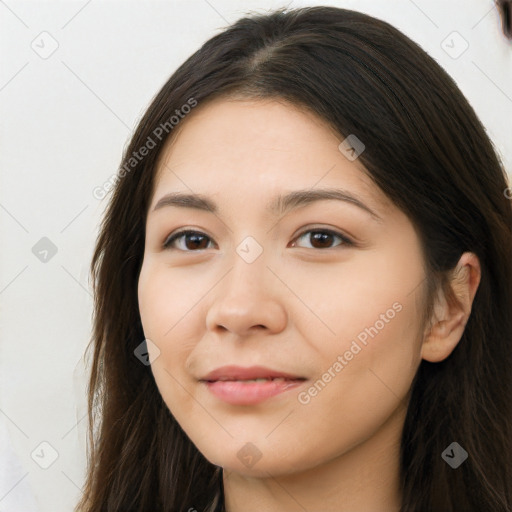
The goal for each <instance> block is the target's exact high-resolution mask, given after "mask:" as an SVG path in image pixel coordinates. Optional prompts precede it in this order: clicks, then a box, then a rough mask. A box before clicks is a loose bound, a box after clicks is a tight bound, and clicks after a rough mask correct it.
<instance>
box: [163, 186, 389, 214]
mask: <svg viewBox="0 0 512 512" xmlns="http://www.w3.org/2000/svg"><path fill="white" fill-rule="evenodd" d="M325 200H337V201H344V202H347V203H350V204H353V205H355V206H357V207H359V208H360V209H362V210H364V211H365V212H366V213H368V214H370V215H371V216H372V217H373V219H374V220H376V221H378V222H382V218H381V217H380V216H379V215H377V213H376V212H375V211H374V210H372V209H371V208H370V207H369V206H367V205H366V204H364V203H363V202H362V201H361V199H359V198H358V197H357V196H355V195H354V194H352V193H351V192H349V191H347V190H341V189H332V188H322V189H314V190H311V189H305V190H295V191H293V192H290V193H288V194H286V195H279V196H277V197H275V198H273V199H272V200H271V201H269V202H268V203H267V205H266V207H267V210H268V211H269V212H270V213H271V214H273V215H275V216H279V217H280V216H282V215H285V214H286V213H288V212H289V211H291V210H295V209H296V208H300V207H302V206H306V205H308V204H311V203H313V202H316V201H325ZM167 206H174V207H179V208H192V209H196V210H204V211H209V212H212V213H218V211H219V208H218V206H217V204H216V203H215V202H214V201H213V200H212V199H210V198H209V197H208V196H205V195H203V194H191V193H184V192H171V193H169V194H166V195H165V196H163V197H162V198H161V199H159V201H158V202H157V203H156V205H155V207H154V208H153V211H155V210H159V209H160V208H164V207H167Z"/></svg>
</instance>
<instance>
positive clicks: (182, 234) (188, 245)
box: [163, 230, 210, 252]
mask: <svg viewBox="0 0 512 512" xmlns="http://www.w3.org/2000/svg"><path fill="white" fill-rule="evenodd" d="M180 239H183V240H184V241H185V242H184V246H185V249H180V250H183V251H185V252H195V251H194V250H195V249H199V250H203V249H207V248H208V247H205V240H209V239H210V237H209V236H208V235H205V234H204V233H201V232H200V231H192V230H186V231H179V232H178V233H175V234H174V235H172V236H170V237H169V238H168V239H167V240H166V241H165V242H164V244H163V247H164V248H165V249H175V247H173V244H174V242H175V241H176V240H180ZM206 245H207V244H206Z"/></svg>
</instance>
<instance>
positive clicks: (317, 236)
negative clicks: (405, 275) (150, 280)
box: [163, 229, 354, 252]
mask: <svg viewBox="0 0 512 512" xmlns="http://www.w3.org/2000/svg"><path fill="white" fill-rule="evenodd" d="M310 234H312V235H310ZM307 235H310V237H309V239H310V240H312V243H314V244H316V245H315V246H313V247H308V248H311V249H326V248H327V249H331V248H332V247H329V245H330V244H331V243H332V240H333V238H339V239H340V240H341V243H339V244H338V245H345V246H352V245H354V243H353V242H352V241H351V240H350V239H349V238H348V237H346V236H345V235H342V234H341V233H337V232H336V231H332V230H330V229H310V230H308V231H304V232H303V233H302V234H300V235H299V236H297V238H296V239H295V240H300V239H302V238H305V237H306V236H307ZM186 237H188V242H187V241H185V249H182V248H180V249H179V250H183V251H184V252H197V251H194V249H201V250H203V249H207V248H208V247H205V244H204V243H203V242H204V241H205V240H211V238H210V237H209V236H208V235H205V234H204V233H201V232H200V231H192V230H185V231H179V232H178V233H175V234H174V235H171V236H170V237H169V238H167V240H166V241H165V242H164V244H163V247H164V249H168V250H174V249H176V247H174V246H173V245H174V242H175V241H177V240H182V239H183V240H185V239H186ZM206 245H207V244H206ZM294 245H295V244H294ZM334 247H337V246H334Z"/></svg>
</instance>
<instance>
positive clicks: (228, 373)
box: [199, 365, 305, 381]
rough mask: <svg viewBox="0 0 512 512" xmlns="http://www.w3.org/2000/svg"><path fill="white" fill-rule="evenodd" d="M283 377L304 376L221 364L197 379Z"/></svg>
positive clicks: (267, 369) (298, 377) (268, 369)
mask: <svg viewBox="0 0 512 512" xmlns="http://www.w3.org/2000/svg"><path fill="white" fill-rule="evenodd" d="M280 377H282V378H284V379H290V380H298V379H302V380H305V377H301V376H300V375H293V374H291V373H286V372H282V371H279V370H272V369H270V368H266V367H265V366H250V367H243V366H234V365H229V366H221V367H220V368H217V369H215V370H213V371H212V372H210V373H208V374H207V375H205V376H204V377H202V378H201V379H199V380H202V381H219V380H249V379H267V378H276V379H277V378H280Z"/></svg>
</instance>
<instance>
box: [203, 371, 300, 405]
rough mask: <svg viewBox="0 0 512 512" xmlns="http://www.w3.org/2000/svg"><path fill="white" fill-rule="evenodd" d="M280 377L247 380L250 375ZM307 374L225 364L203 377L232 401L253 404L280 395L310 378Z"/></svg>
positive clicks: (222, 397)
mask: <svg viewBox="0 0 512 512" xmlns="http://www.w3.org/2000/svg"><path fill="white" fill-rule="evenodd" d="M271 378H272V379H278V380H267V381H266V382H244V381H247V380H249V379H271ZM306 381H307V379H306V378H305V377H300V376H298V375H293V374H291V373H287V372H282V371H279V370H271V369H270V368H265V367H264V366H251V367H249V368H243V367H241V366H222V367H221V368H217V369H216V370H214V371H212V372H210V373H209V374H207V375H206V376H205V377H203V378H202V379H200V382H201V383H202V384H204V385H205V386H206V387H207V389H208V390H209V391H210V392H211V393H212V394H213V395H214V396H216V397H217V398H219V399H220V400H222V401H224V402H227V403H229V404H232V405H253V404H258V403H260V402H263V401H264V400H267V399H268V398H271V397H273V396H276V395H279V394H281V393H284V392H285V391H288V390H290V389H293V388H296V387H298V386H301V385H302V384H304V382H306Z"/></svg>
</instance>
